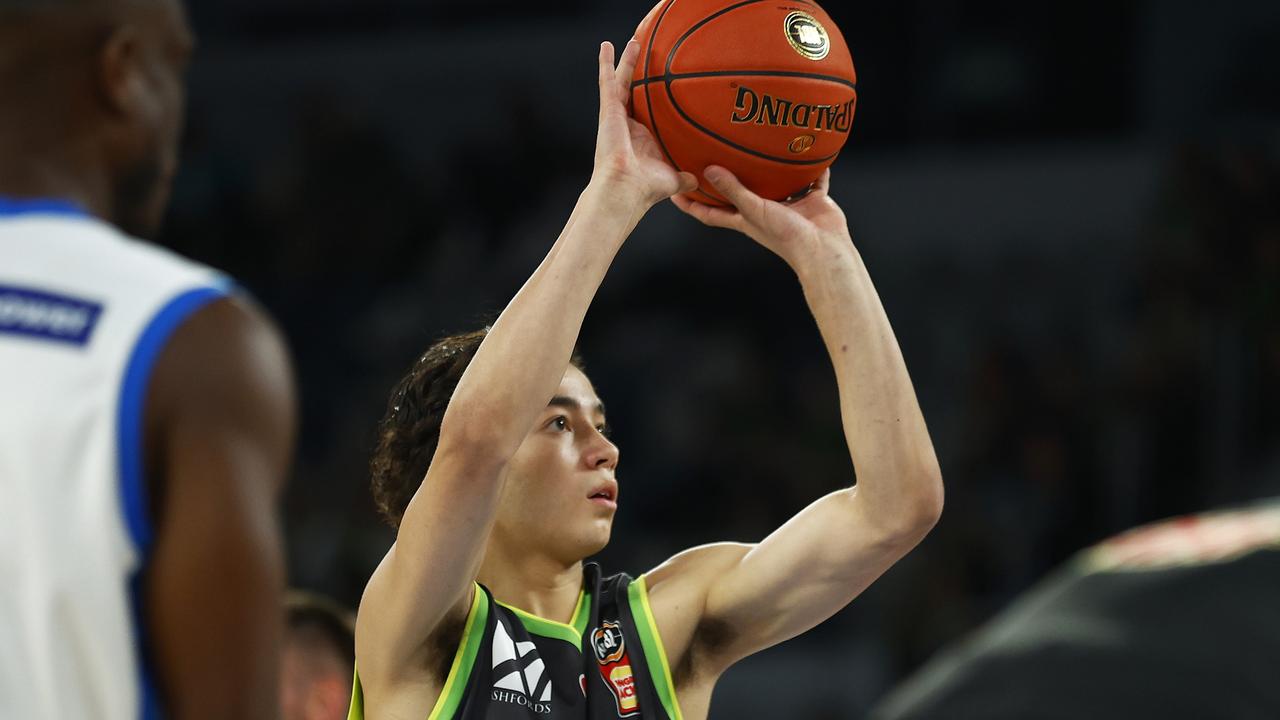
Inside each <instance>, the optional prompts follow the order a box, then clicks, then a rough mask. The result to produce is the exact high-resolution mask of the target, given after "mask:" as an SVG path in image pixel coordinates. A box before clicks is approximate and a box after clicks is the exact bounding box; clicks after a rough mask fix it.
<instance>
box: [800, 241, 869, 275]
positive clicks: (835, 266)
mask: <svg viewBox="0 0 1280 720" xmlns="http://www.w3.org/2000/svg"><path fill="white" fill-rule="evenodd" d="M786 261H787V264H788V265H790V266H791V269H792V271H793V272H795V274H796V277H798V278H799V279H800V283H801V284H802V285H805V284H808V283H811V282H817V281H819V280H821V279H823V278H825V277H828V276H829V275H830V274H831V273H833V272H834V273H837V274H843V273H845V272H847V271H848V270H850V269H852V268H856V267H858V266H859V265H860V264H861V263H862V258H861V256H859V255H858V250H857V249H856V248H855V247H854V246H853V241H852V239H850V237H849V236H848V234H847V233H820V234H818V235H817V236H816V237H814V238H813V239H812V240H811V241H810V242H806V243H804V244H803V245H799V246H797V247H796V248H795V249H794V252H792V253H791V255H790V257H787V258H786Z"/></svg>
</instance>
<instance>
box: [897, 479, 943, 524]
mask: <svg viewBox="0 0 1280 720" xmlns="http://www.w3.org/2000/svg"><path fill="white" fill-rule="evenodd" d="M914 487H915V491H914V492H913V493H912V497H911V501H910V504H909V507H908V509H907V511H906V513H904V515H905V516H906V517H905V518H904V524H905V525H906V528H905V530H906V533H907V534H908V535H911V536H914V537H915V539H916V542H919V541H920V540H923V539H924V537H925V536H926V535H928V534H929V532H930V531H931V530H933V528H934V526H935V525H937V524H938V521H939V520H940V519H942V506H943V504H944V495H945V493H944V492H943V489H942V471H941V470H940V469H936V468H935V469H933V470H931V471H930V472H927V473H925V474H924V476H923V477H922V478H921V479H920V481H919V482H918V483H916V484H915V485H914Z"/></svg>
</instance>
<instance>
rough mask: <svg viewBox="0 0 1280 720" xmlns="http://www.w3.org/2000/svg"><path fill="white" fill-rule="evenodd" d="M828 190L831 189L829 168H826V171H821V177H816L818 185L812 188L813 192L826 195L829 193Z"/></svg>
mask: <svg viewBox="0 0 1280 720" xmlns="http://www.w3.org/2000/svg"><path fill="white" fill-rule="evenodd" d="M830 189H831V168H827V169H826V170H823V171H822V174H821V175H819V176H818V183H817V184H816V185H814V186H813V191H814V192H817V193H821V194H823V195H826V194H827V191H829V190H830Z"/></svg>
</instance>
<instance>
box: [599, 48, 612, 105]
mask: <svg viewBox="0 0 1280 720" xmlns="http://www.w3.org/2000/svg"><path fill="white" fill-rule="evenodd" d="M599 60H600V113H601V114H602V115H603V114H604V111H605V109H606V108H608V107H609V105H610V104H611V103H612V102H613V83H614V75H613V43H611V42H609V41H608V40H606V41H604V42H602V43H600V58H599Z"/></svg>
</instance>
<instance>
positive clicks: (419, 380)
mask: <svg viewBox="0 0 1280 720" xmlns="http://www.w3.org/2000/svg"><path fill="white" fill-rule="evenodd" d="M488 334H489V328H488V327H484V328H481V329H480V330H473V331H471V332H465V333H459V334H457V335H449V336H447V337H443V338H441V339H439V340H437V341H436V342H435V343H433V344H432V345H431V347H430V348H428V349H427V351H426V352H425V353H423V354H422V357H420V358H418V360H417V361H416V362H414V364H413V367H412V368H410V369H409V372H408V374H406V375H405V376H404V377H403V378H401V379H400V381H399V382H397V383H396V384H395V387H393V388H392V389H391V397H390V399H389V400H388V401H387V411H386V414H385V415H383V417H382V421H381V422H380V423H378V444H377V447H376V448H375V449H374V451H373V458H372V459H371V460H370V462H369V469H370V472H371V476H372V479H371V481H370V485H371V488H372V490H373V502H374V505H375V506H377V509H378V513H379V514H380V515H381V516H382V519H383V520H385V521H386V522H387V524H388V525H390V526H391V527H392V528H395V529H398V528H399V527H400V519H401V518H403V517H404V511H405V509H407V508H408V507H409V501H410V500H412V499H413V495H414V493H416V492H418V488H419V487H421V485H422V481H423V479H424V478H425V477H426V475H427V468H428V467H429V466H430V465H431V458H432V457H434V456H435V453H436V446H437V445H438V444H439V442H440V423H441V422H442V421H443V420H444V411H445V409H446V408H448V407H449V399H450V398H452V397H453V391H454V390H455V389H457V387H458V380H460V379H461V378H462V373H463V372H464V371H466V369H467V366H468V365H470V364H471V359H472V358H474V357H475V356H476V350H478V349H480V343H481V341H483V340H484V338H485V336H486V335H488ZM569 362H570V363H571V364H572V365H573V366H574V367H576V368H578V369H579V370H582V369H583V365H582V359H581V358H580V357H579V356H578V354H577V353H576V352H575V353H574V354H573V357H572V358H571V359H570V361H569Z"/></svg>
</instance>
